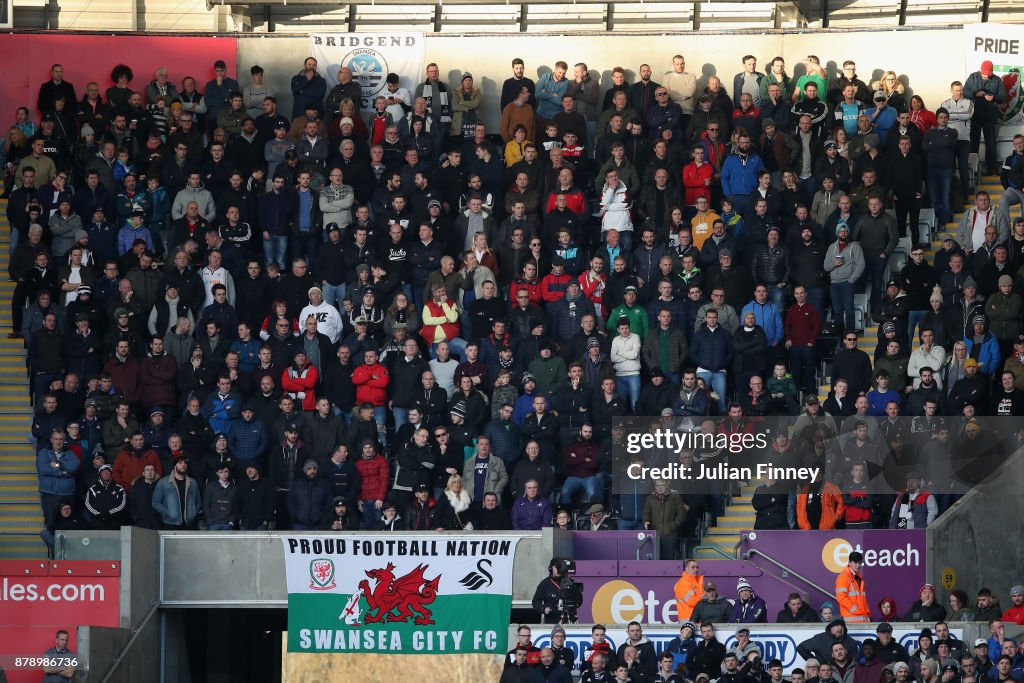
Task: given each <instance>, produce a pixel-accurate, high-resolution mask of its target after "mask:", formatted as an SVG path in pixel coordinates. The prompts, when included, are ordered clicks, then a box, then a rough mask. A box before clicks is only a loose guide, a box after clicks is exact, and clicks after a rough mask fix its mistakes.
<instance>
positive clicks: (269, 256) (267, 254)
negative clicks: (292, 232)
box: [263, 235, 288, 272]
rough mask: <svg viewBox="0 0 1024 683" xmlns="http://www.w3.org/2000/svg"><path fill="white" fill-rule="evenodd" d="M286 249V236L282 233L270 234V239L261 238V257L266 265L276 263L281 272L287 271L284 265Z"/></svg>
mask: <svg viewBox="0 0 1024 683" xmlns="http://www.w3.org/2000/svg"><path fill="white" fill-rule="evenodd" d="M287 251H288V238H287V237H286V236H284V235H271V236H270V239H265V240H263V259H264V260H265V261H266V262H267V265H270V264H271V263H276V264H277V265H278V266H279V267H280V268H281V271H282V272H287V271H286V270H285V265H284V257H285V254H286V252H287Z"/></svg>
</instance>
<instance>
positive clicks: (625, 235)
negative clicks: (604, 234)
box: [605, 230, 633, 272]
mask: <svg viewBox="0 0 1024 683" xmlns="http://www.w3.org/2000/svg"><path fill="white" fill-rule="evenodd" d="M605 241H606V242H607V240H605ZM619 245H621V246H622V253H623V254H625V255H628V254H632V253H633V231H632V230H622V231H620V232H619ZM609 265H614V264H605V268H607V267H608V266H609ZM608 272H611V270H609V271H608Z"/></svg>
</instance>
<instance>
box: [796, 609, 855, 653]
mask: <svg viewBox="0 0 1024 683" xmlns="http://www.w3.org/2000/svg"><path fill="white" fill-rule="evenodd" d="M833 626H842V627H843V630H842V635H840V636H839V637H838V638H837V637H836V636H834V635H832V627H833ZM836 643H842V644H843V645H844V646H845V647H846V651H847V652H848V653H850V657H851V658H855V657H857V655H858V653H859V652H860V646H858V645H857V641H856V640H854V639H853V638H851V637H850V636H849V634H848V633H847V629H846V621H844V620H843V619H833V620H832V621H830V622H829V623H828V625H827V626H826V627H825V631H824V632H822V633H819V634H818V635H816V636H812V637H811V638H808V639H807V640H805V641H804V642H802V643H800V644H799V645H797V647H796V651H797V652H798V653H799V654H800V656H801V657H803V658H804V659H810V658H811V657H814V658H815V659H817V660H818V661H819V662H831V661H832V646H833V645H835V644H836Z"/></svg>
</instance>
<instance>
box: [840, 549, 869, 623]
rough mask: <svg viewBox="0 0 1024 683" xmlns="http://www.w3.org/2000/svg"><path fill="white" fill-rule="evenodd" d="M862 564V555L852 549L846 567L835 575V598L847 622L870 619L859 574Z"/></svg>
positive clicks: (862, 621) (861, 577)
mask: <svg viewBox="0 0 1024 683" xmlns="http://www.w3.org/2000/svg"><path fill="white" fill-rule="evenodd" d="M862 566H864V556H863V555H861V554H860V553H859V552H857V551H856V550H854V551H853V552H852V553H850V558H849V562H848V563H847V565H846V568H845V569H843V571H841V572H839V576H837V577H836V600H837V601H838V602H839V613H840V614H841V615H842V616H843V619H845V620H846V623H848V624H851V623H853V624H863V623H867V622H868V621H870V620H871V608H870V607H868V594H867V590H866V589H865V588H864V577H863V576H861V574H860V568H861V567H862Z"/></svg>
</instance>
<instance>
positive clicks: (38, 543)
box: [0, 535, 46, 560]
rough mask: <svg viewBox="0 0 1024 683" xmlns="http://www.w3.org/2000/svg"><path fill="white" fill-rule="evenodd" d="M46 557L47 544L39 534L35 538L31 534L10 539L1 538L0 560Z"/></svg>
mask: <svg viewBox="0 0 1024 683" xmlns="http://www.w3.org/2000/svg"><path fill="white" fill-rule="evenodd" d="M23 539H24V540H23ZM45 557H46V544H45V543H43V540H42V539H41V538H39V536H38V535H37V536H36V537H35V540H33V539H32V537H31V536H25V537H21V536H16V537H12V538H11V539H10V540H7V539H4V538H0V560H34V559H38V558H45Z"/></svg>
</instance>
